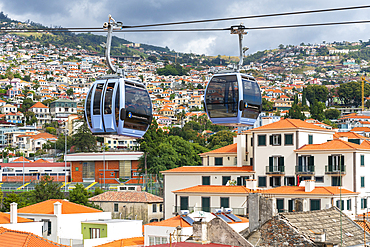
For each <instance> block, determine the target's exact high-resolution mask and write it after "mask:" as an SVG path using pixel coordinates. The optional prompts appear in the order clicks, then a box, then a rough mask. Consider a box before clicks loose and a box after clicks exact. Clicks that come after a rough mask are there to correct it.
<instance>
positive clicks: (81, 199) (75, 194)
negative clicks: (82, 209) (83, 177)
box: [69, 183, 91, 206]
mask: <svg viewBox="0 0 370 247" xmlns="http://www.w3.org/2000/svg"><path fill="white" fill-rule="evenodd" d="M90 196H91V194H90V193H89V192H88V191H87V190H86V189H85V187H84V186H83V185H82V184H79V183H77V184H76V186H75V188H74V189H73V190H71V191H70V192H69V201H70V202H74V203H77V204H81V205H84V206H90V205H91V203H90V202H89V197H90Z"/></svg>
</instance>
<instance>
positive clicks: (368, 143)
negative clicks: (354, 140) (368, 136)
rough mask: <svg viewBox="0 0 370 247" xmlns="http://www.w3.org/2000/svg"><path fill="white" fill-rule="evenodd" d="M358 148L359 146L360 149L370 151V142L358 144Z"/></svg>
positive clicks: (365, 141)
mask: <svg viewBox="0 0 370 247" xmlns="http://www.w3.org/2000/svg"><path fill="white" fill-rule="evenodd" d="M360 146H361V147H362V148H365V149H370V141H369V140H364V141H363V142H362V143H361V144H360Z"/></svg>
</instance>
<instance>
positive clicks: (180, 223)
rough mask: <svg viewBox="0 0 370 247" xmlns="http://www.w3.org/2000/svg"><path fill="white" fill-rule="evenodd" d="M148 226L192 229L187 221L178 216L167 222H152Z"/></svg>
mask: <svg viewBox="0 0 370 247" xmlns="http://www.w3.org/2000/svg"><path fill="white" fill-rule="evenodd" d="M146 225H149V226H168V227H177V226H181V227H191V225H190V224H189V223H187V222H186V221H185V220H183V219H182V218H181V216H180V215H177V216H175V217H172V218H169V219H166V220H162V221H159V222H151V223H149V224H146Z"/></svg>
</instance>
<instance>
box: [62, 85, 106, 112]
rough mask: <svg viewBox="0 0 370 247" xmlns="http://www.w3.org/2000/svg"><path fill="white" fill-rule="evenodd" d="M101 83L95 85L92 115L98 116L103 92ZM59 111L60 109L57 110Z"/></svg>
mask: <svg viewBox="0 0 370 247" xmlns="http://www.w3.org/2000/svg"><path fill="white" fill-rule="evenodd" d="M103 87H104V84H103V83H99V84H97V85H96V89H95V95H94V101H93V115H100V101H101V94H102V92H103ZM59 111H61V109H60V108H59Z"/></svg>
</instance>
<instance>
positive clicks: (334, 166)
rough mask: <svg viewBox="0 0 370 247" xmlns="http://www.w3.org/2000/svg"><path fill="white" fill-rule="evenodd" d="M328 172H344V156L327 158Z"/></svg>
mask: <svg viewBox="0 0 370 247" xmlns="http://www.w3.org/2000/svg"><path fill="white" fill-rule="evenodd" d="M327 171H328V172H340V171H341V172H344V171H345V170H344V156H343V155H331V156H328V169H327Z"/></svg>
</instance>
